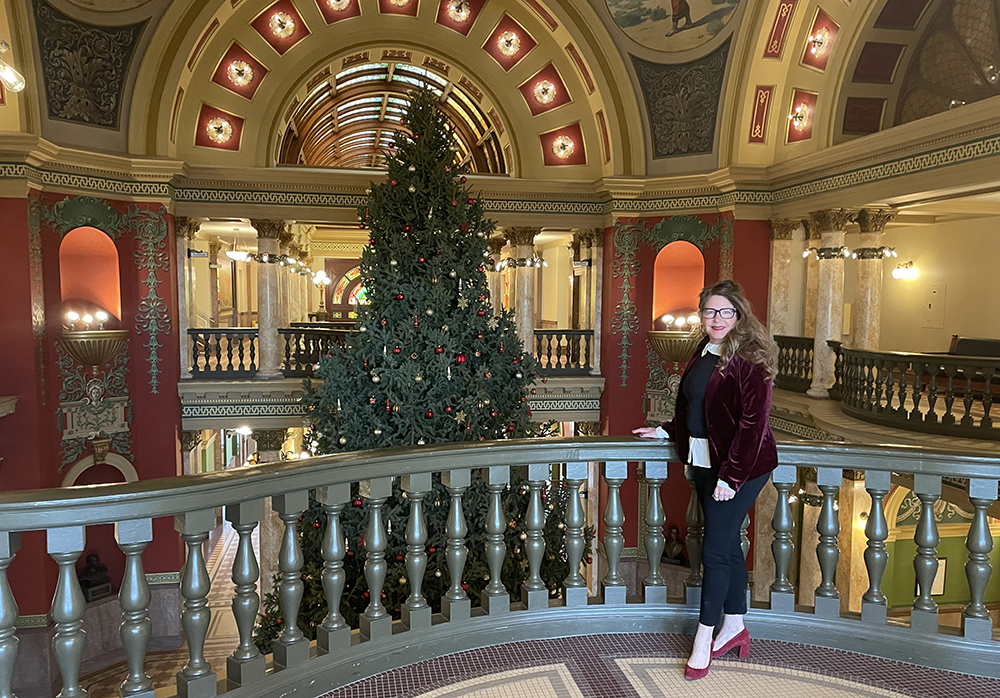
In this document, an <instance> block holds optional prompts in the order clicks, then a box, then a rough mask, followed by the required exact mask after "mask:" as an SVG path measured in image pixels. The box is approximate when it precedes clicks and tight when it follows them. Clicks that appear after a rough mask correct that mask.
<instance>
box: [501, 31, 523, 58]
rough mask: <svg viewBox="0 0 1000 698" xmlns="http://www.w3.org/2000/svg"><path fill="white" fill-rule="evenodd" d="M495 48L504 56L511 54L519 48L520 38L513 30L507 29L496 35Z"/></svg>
mask: <svg viewBox="0 0 1000 698" xmlns="http://www.w3.org/2000/svg"><path fill="white" fill-rule="evenodd" d="M497 48H498V49H499V50H500V53H502V54H503V55H505V56H508V57H510V56H513V55H514V54H516V53H517V52H518V51H520V50H521V39H520V38H519V37H518V36H517V34H515V33H514V32H512V31H510V30H508V31H505V32H503V33H502V34H500V36H498V37H497Z"/></svg>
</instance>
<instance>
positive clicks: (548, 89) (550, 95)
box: [532, 80, 556, 104]
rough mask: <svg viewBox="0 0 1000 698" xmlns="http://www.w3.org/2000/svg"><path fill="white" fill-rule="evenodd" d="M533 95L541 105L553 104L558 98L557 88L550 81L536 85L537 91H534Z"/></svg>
mask: <svg viewBox="0 0 1000 698" xmlns="http://www.w3.org/2000/svg"><path fill="white" fill-rule="evenodd" d="M532 94H533V95H534V96H535V101H536V102H538V103H539V104H551V103H552V100H554V99H555V98H556V86H555V85H553V84H552V83H551V82H549V81H548V80H539V81H538V82H537V83H535V89H534V90H532Z"/></svg>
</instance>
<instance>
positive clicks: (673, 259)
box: [653, 240, 705, 330]
mask: <svg viewBox="0 0 1000 698" xmlns="http://www.w3.org/2000/svg"><path fill="white" fill-rule="evenodd" d="M653 274H654V275H653V328H654V329H657V330H667V329H678V325H677V324H676V323H680V322H681V321H682V320H683V323H682V325H686V324H687V322H688V318H689V316H690V315H692V314H694V313H696V312H697V309H698V293H699V292H700V291H701V289H702V288H704V286H705V258H704V257H703V256H702V254H701V250H699V249H698V247H697V246H696V245H693V244H691V243H690V242H687V241H684V240H678V241H676V242H672V243H670V244H669V245H667V246H666V247H664V248H663V249H662V250H660V252H659V254H657V255H656V264H655V265H654V272H653ZM667 317H671V318H673V320H666V318H667ZM668 322H669V323H670V326H669V327H668V326H667V323H668Z"/></svg>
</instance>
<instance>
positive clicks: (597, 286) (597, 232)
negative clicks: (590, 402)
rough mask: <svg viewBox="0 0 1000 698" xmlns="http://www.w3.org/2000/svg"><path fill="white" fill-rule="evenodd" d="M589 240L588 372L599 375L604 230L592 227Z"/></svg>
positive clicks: (602, 304)
mask: <svg viewBox="0 0 1000 698" xmlns="http://www.w3.org/2000/svg"><path fill="white" fill-rule="evenodd" d="M591 232H592V236H591V239H590V242H591V246H590V249H591V253H590V259H591V268H593V269H594V324H593V328H594V368H593V369H591V371H590V374H591V375H593V376H599V375H601V324H602V323H601V314H602V312H603V306H604V230H603V229H602V228H594V229H593V231H591Z"/></svg>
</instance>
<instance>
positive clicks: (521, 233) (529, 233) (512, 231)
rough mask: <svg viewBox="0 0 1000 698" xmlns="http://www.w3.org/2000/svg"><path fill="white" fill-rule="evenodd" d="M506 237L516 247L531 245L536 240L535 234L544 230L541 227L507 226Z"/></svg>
mask: <svg viewBox="0 0 1000 698" xmlns="http://www.w3.org/2000/svg"><path fill="white" fill-rule="evenodd" d="M503 232H504V237H506V238H507V241H508V242H509V243H510V244H511V245H514V246H515V247H520V246H521V245H531V244H534V242H535V236H536V235H538V234H539V233H540V232H542V229H541V228H507V229H505V230H504V231H503Z"/></svg>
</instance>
